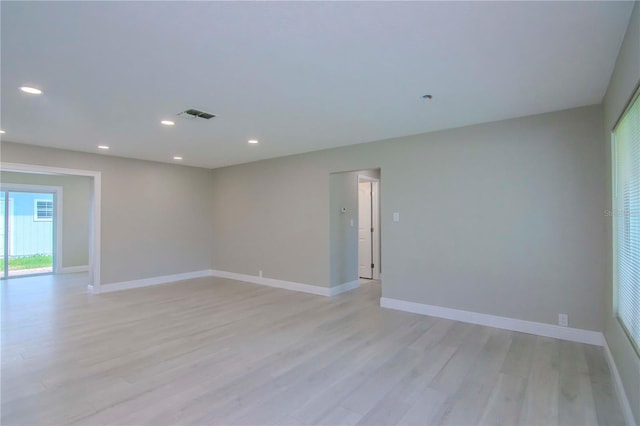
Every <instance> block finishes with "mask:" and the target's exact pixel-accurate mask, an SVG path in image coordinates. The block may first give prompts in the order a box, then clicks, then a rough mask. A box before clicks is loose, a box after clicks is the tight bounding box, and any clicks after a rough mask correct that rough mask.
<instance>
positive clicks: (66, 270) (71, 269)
mask: <svg viewBox="0 0 640 426" xmlns="http://www.w3.org/2000/svg"><path fill="white" fill-rule="evenodd" d="M88 271H89V265H80V266H63V267H62V268H60V270H59V271H58V272H59V273H61V274H75V273H77V272H88Z"/></svg>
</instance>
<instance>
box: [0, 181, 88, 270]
mask: <svg viewBox="0 0 640 426" xmlns="http://www.w3.org/2000/svg"><path fill="white" fill-rule="evenodd" d="M0 182H2V183H17V184H26V185H46V186H61V187H62V267H63V268H64V267H72V266H87V265H88V264H89V229H90V228H89V227H90V220H89V219H90V213H91V191H92V180H91V179H90V178H88V177H83V176H50V175H41V174H29V173H10V172H1V173H0Z"/></svg>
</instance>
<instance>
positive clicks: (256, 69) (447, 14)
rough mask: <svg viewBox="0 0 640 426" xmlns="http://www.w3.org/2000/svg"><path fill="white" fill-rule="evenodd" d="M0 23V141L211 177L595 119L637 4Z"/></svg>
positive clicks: (112, 12)
mask: <svg viewBox="0 0 640 426" xmlns="http://www.w3.org/2000/svg"><path fill="white" fill-rule="evenodd" d="M0 7H1V13H2V16H1V25H2V27H1V36H2V39H1V48H2V50H1V55H2V58H1V59H2V74H1V80H2V105H1V106H2V110H1V112H2V123H1V127H2V129H4V130H6V132H7V133H6V134H5V135H3V138H4V140H9V141H14V142H19V143H30V144H36V145H45V146H53V147H59V148H66V149H72V150H78V151H88V152H98V150H97V149H96V146H97V145H99V144H106V145H110V146H111V150H110V151H109V152H108V155H117V156H124V157H132V158H142V159H148V160H155V161H163V162H173V160H172V157H173V156H174V155H182V156H183V157H184V161H183V163H184V164H188V165H194V166H205V167H219V166H224V165H230V164H238V163H244V162H249V161H255V160H258V159H263V158H270V157H278V156H283V155H288V154H294V153H302V152H307V151H314V150H319V149H323V148H329V147H336V146H341V145H351V144H356V143H361V142H370V141H375V140H380V139H384V138H390V137H396V136H403V135H409V134H416V133H422V132H427V131H433V130H439V129H445V128H452V127H458V126H464V125H468V124H473V123H479V122H487V121H494V120H500V119H505V118H510V117H518V116H524V115H529V114H536V113H542V112H548V111H554V110H561V109H565V108H571V107H576V106H582V105H590V104H596V103H599V102H601V101H602V98H603V96H604V93H605V90H606V88H607V84H608V82H609V78H610V76H611V73H612V71H613V65H614V63H615V59H616V56H617V54H618V51H619V48H620V44H621V42H622V39H623V37H624V32H625V30H626V28H627V24H628V21H629V17H630V14H631V10H632V8H633V2H555V3H554V2H449V3H445V2H429V3H419V2H406V3H405V2H395V3H394V2H353V3H351V2H349V3H339V2H299V3H288V2H274V3H267V2H225V3H212V2H6V1H3V2H2V3H1V6H0ZM27 83H28V84H32V85H36V86H40V87H42V88H43V90H44V94H43V95H41V96H29V95H26V94H24V93H22V92H20V91H19V90H18V87H19V86H21V85H23V84H27ZM426 93H430V94H432V95H433V100H432V101H425V100H423V99H422V98H421V96H422V95H423V94H426ZM192 107H193V108H199V109H204V110H205V111H209V112H212V113H214V114H216V115H217V116H218V117H217V118H214V119H212V120H210V121H186V120H182V119H180V118H175V119H174V121H175V122H176V126H175V127H173V128H166V127H164V126H161V125H160V124H159V122H160V120H161V119H166V118H169V119H171V117H172V116H175V114H176V113H178V112H180V111H182V110H185V109H187V108H192ZM252 138H256V139H259V140H260V142H261V143H260V144H259V145H258V146H250V145H248V144H247V140H248V139H252ZM101 153H102V152H101Z"/></svg>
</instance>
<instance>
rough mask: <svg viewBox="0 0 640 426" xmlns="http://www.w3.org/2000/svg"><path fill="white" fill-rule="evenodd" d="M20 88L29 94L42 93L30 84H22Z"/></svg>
mask: <svg viewBox="0 0 640 426" xmlns="http://www.w3.org/2000/svg"><path fill="white" fill-rule="evenodd" d="M20 90H22V91H23V92H25V93H29V94H30V95H40V94H41V93H42V90H40V89H36V88H35V87H30V86H22V87H21V88H20Z"/></svg>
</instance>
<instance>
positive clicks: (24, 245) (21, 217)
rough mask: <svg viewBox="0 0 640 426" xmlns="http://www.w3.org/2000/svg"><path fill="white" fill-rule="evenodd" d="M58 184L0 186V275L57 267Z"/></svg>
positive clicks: (42, 271)
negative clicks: (56, 185)
mask: <svg viewBox="0 0 640 426" xmlns="http://www.w3.org/2000/svg"><path fill="white" fill-rule="evenodd" d="M61 199H62V188H61V187H55V186H52V187H49V186H40V185H6V184H4V185H2V187H1V188H0V240H1V241H0V271H1V272H0V279H6V278H12V277H18V276H27V275H38V274H52V273H54V272H57V270H58V262H57V258H58V255H59V253H60V250H59V247H60V245H59V234H60V233H59V224H60V223H61V217H60V216H61V209H60V208H59V206H60V203H61Z"/></svg>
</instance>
